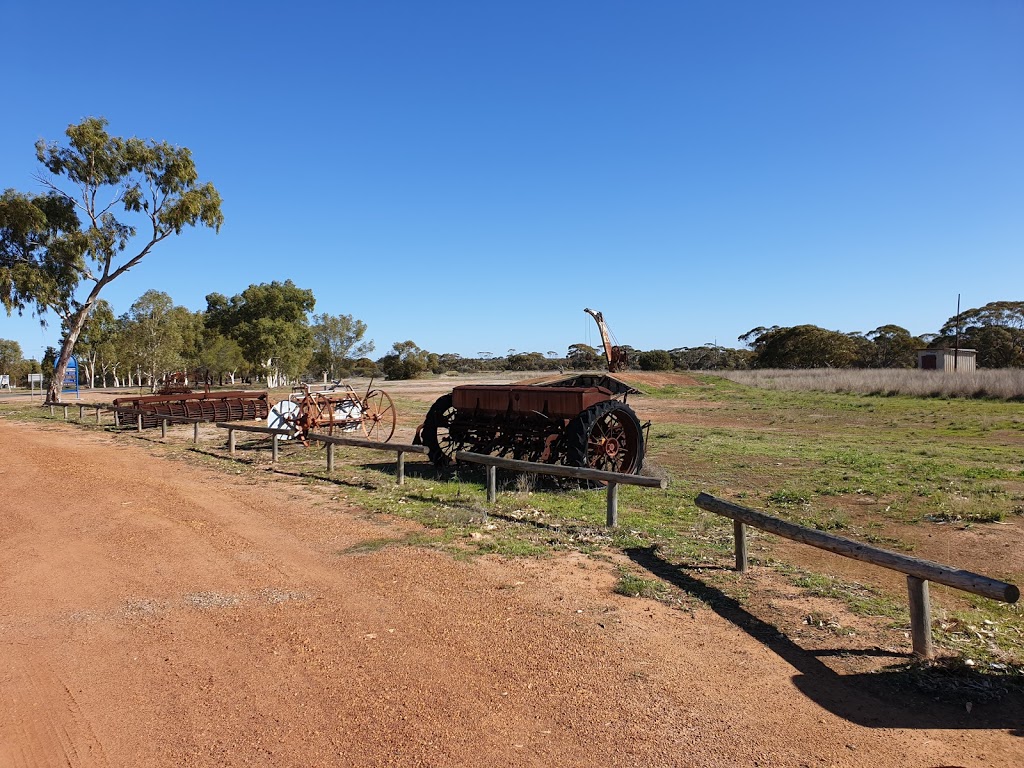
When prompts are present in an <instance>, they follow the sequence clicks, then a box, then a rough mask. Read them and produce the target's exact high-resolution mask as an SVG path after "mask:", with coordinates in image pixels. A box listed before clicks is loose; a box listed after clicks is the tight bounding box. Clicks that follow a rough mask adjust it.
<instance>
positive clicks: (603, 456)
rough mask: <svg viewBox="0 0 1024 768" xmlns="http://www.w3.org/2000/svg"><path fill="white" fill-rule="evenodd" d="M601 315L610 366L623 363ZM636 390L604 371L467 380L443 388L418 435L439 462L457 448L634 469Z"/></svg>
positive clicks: (639, 442) (639, 445)
mask: <svg viewBox="0 0 1024 768" xmlns="http://www.w3.org/2000/svg"><path fill="white" fill-rule="evenodd" d="M585 311H586V312H587V313H588V314H590V315H592V316H593V317H594V319H595V320H597V321H598V326H599V328H600V329H601V334H602V338H603V339H604V341H605V349H606V353H607V357H608V363H609V369H610V370H618V369H619V367H624V366H625V357H624V355H622V354H621V352H619V351H618V348H617V347H612V344H611V341H610V340H609V334H608V331H607V328H606V327H605V325H604V319H603V317H602V316H601V313H600V312H594V311H593V310H589V309H588V310H585ZM637 393H638V390H636V389H634V388H632V387H630V386H629V385H628V384H626V383H625V382H622V381H620V380H619V379H616V378H614V377H612V376H609V375H606V374H580V375H576V376H569V377H564V378H560V379H557V380H554V381H549V382H543V383H539V384H514V385H504V384H501V385H493V384H469V385H464V386H458V387H455V388H454V389H453V390H452V391H451V393H450V394H447V395H442V396H441V397H440V398H439V399H438V400H437V401H436V402H435V403H434V404H433V405H432V406H431V407H430V410H429V411H428V412H427V417H426V419H425V420H424V422H423V424H422V426H421V427H420V429H419V430H418V432H417V439H418V440H419V441H420V442H422V444H423V445H425V446H426V447H427V450H428V456H429V457H430V460H431V461H432V462H433V463H434V465H435V466H438V467H445V466H447V465H449V464H451V463H452V461H453V460H454V457H455V454H456V453H457V452H458V451H469V452H473V453H483V454H492V455H496V456H503V457H507V458H513V459H521V460H524V461H534V462H545V463H551V464H564V465H568V466H574V467H586V468H590V469H600V470H605V471H608V472H622V473H626V474H635V473H637V472H639V471H640V469H641V467H642V466H643V460H644V434H645V430H646V429H647V428H648V427H649V426H650V425H649V423H648V424H646V425H641V424H640V420H639V419H638V418H637V416H636V413H634V411H633V409H632V408H631V407H630V406H629V405H628V404H627V403H626V398H627V396H628V395H630V394H637Z"/></svg>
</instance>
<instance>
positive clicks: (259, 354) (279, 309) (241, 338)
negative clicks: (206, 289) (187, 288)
mask: <svg viewBox="0 0 1024 768" xmlns="http://www.w3.org/2000/svg"><path fill="white" fill-rule="evenodd" d="M315 305H316V299H315V298H314V297H313V291H311V290H309V289H304V288H299V287H297V286H296V285H295V283H293V282H292V281H291V280H286V281H285V282H283V283H279V282H277V281H274V282H272V283H261V284H260V285H250V286H249V287H248V288H246V289H245V290H244V291H242V292H241V293H240V294H237V295H235V296H232V297H231V298H230V299H228V298H226V297H224V296H223V295H221V294H219V293H211V294H209V295H208V296H207V297H206V325H207V327H208V328H210V329H212V330H214V331H217V332H218V333H220V334H221V335H222V336H225V337H227V338H229V339H233V340H234V341H236V342H237V343H238V346H239V347H240V348H241V350H242V354H243V355H244V356H245V360H246V361H247V362H248V363H249V364H250V365H251V366H252V367H253V368H254V369H255V370H258V371H264V372H267V373H268V375H274V374H275V373H276V372H281V373H284V374H285V375H287V376H291V377H298V376H299V375H301V374H302V373H303V372H304V371H305V370H306V368H307V367H308V365H309V361H310V359H311V358H312V356H313V349H312V344H313V334H312V332H311V330H310V328H309V320H308V319H307V315H308V313H310V312H312V311H313V307H314V306H315Z"/></svg>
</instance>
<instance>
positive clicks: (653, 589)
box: [613, 572, 668, 600]
mask: <svg viewBox="0 0 1024 768" xmlns="http://www.w3.org/2000/svg"><path fill="white" fill-rule="evenodd" d="M613 591H615V592H616V593H618V594H620V595H625V596H626V597H647V598H651V599H653V600H660V599H662V598H664V597H665V596H666V595H667V594H668V587H667V586H666V585H665V582H663V581H660V580H658V579H645V578H642V577H640V576H637V575H636V574H633V573H628V572H624V573H622V574H621V575H620V576H619V580H618V581H617V582H615V586H614V587H613Z"/></svg>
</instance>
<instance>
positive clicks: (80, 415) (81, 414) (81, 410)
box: [78, 403, 85, 421]
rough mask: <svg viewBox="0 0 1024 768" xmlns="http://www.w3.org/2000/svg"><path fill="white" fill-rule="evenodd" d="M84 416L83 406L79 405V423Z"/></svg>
mask: <svg viewBox="0 0 1024 768" xmlns="http://www.w3.org/2000/svg"><path fill="white" fill-rule="evenodd" d="M83 416H85V406H84V405H82V404H81V403H79V404H78V420H79V421H81V420H82V417H83Z"/></svg>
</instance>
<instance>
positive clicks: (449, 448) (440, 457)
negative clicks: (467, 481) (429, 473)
mask: <svg viewBox="0 0 1024 768" xmlns="http://www.w3.org/2000/svg"><path fill="white" fill-rule="evenodd" d="M456 413H457V412H456V410H455V406H454V405H453V404H452V396H451V394H447V395H442V396H441V397H439V398H438V399H437V400H436V401H435V402H434V404H433V405H432V406H430V410H429V411H427V418H426V419H424V420H423V429H422V431H421V432H420V438H421V439H422V440H423V444H424V445H425V446H426V447H427V457H428V458H429V459H430V461H431V462H432V463H433V464H434V466H435V467H438V468H441V467H447V466H448V465H449V464H451V463H452V462H453V461H454V460H455V453H456V452H457V451H460V450H462V448H463V445H462V440H461V439H460V438H458V437H457V436H455V435H453V434H452V430H451V428H452V425H453V424H454V422H455V415H456Z"/></svg>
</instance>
